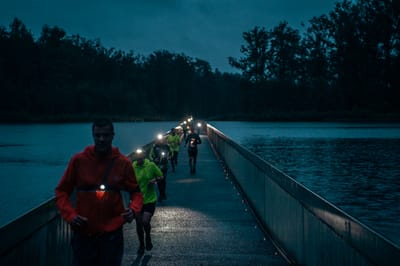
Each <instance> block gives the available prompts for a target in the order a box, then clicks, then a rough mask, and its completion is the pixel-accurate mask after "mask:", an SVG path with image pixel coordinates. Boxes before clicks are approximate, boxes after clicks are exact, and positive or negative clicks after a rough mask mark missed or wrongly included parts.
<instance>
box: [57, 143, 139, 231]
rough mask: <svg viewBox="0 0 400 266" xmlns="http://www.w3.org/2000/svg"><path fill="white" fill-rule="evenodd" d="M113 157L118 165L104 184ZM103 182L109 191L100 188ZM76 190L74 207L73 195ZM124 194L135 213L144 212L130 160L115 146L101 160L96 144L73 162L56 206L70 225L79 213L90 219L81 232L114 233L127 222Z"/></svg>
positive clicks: (61, 187) (63, 178) (60, 190)
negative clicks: (123, 215)
mask: <svg viewBox="0 0 400 266" xmlns="http://www.w3.org/2000/svg"><path fill="white" fill-rule="evenodd" d="M112 158H115V160H114V164H113V166H112V168H111V171H110V172H109V174H108V176H107V179H106V182H104V181H103V176H104V173H105V172H106V171H107V168H109V165H110V163H111V161H112ZM103 183H106V184H104V185H105V186H106V189H105V191H100V185H101V184H103ZM75 189H76V204H75V206H74V205H73V203H72V201H71V199H70V196H71V194H72V193H73V191H74V190H75ZM120 191H127V192H129V195H130V205H129V207H130V208H131V209H132V210H133V211H134V212H135V213H138V212H140V210H141V208H142V204H143V196H142V193H140V189H139V186H138V184H137V181H136V175H135V172H134V170H133V168H132V164H131V162H130V160H129V159H128V158H127V157H126V156H124V155H122V154H121V153H120V152H119V150H118V149H117V148H115V147H113V148H112V153H111V154H110V155H109V156H108V157H106V158H99V157H98V156H97V155H96V153H95V150H94V145H92V146H88V147H86V148H85V150H84V151H83V152H80V153H77V154H76V155H74V156H73V157H72V159H71V160H70V162H69V164H68V167H67V169H66V170H65V173H64V175H63V176H62V178H61V180H60V182H59V184H58V185H57V187H56V189H55V195H56V204H57V207H58V209H59V211H60V213H61V216H62V217H63V218H64V220H66V221H67V222H71V221H72V220H73V219H74V217H75V216H76V215H77V214H79V215H81V216H83V217H86V218H87V219H88V221H87V222H88V224H87V226H86V227H85V228H83V229H82V230H81V232H82V233H84V234H88V235H96V234H101V233H104V232H111V231H114V230H116V229H118V228H119V227H121V226H122V225H123V224H124V223H125V220H124V218H123V217H122V216H121V214H122V213H123V212H124V211H125V209H126V207H124V203H123V200H122V196H121V192H120Z"/></svg>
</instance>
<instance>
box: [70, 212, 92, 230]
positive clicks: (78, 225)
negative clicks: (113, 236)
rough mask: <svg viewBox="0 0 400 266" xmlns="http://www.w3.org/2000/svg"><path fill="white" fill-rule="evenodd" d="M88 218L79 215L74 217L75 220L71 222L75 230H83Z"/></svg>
mask: <svg viewBox="0 0 400 266" xmlns="http://www.w3.org/2000/svg"><path fill="white" fill-rule="evenodd" d="M87 220H88V219H87V218H86V217H83V216H80V215H77V216H75V217H74V219H73V220H72V221H71V226H72V228H73V229H82V228H83V227H85V226H86V225H87Z"/></svg>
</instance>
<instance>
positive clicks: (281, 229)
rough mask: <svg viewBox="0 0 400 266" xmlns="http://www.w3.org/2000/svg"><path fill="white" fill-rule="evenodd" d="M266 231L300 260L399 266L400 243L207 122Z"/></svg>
mask: <svg viewBox="0 0 400 266" xmlns="http://www.w3.org/2000/svg"><path fill="white" fill-rule="evenodd" d="M207 134H208V138H209V141H210V143H211V145H213V148H214V149H215V150H216V151H217V153H218V154H219V156H220V157H221V158H222V160H223V161H224V163H225V164H226V166H227V168H228V169H229V171H230V172H231V173H232V175H233V176H234V178H235V179H236V181H237V183H238V184H239V186H240V187H241V190H242V191H243V193H244V194H245V196H246V197H247V199H248V201H249V203H250V205H251V207H252V209H253V211H254V212H255V214H256V215H257V217H258V219H259V220H260V222H261V224H262V226H263V227H264V230H265V231H266V232H267V233H268V234H269V235H270V236H271V238H272V240H273V241H274V242H275V243H276V244H277V245H278V247H279V248H280V249H281V250H283V252H284V255H285V256H286V257H288V258H289V259H290V260H291V261H293V262H294V263H295V264H298V265H312V266H314V265H315V266H321V265H324V266H327V265H335V266H336V265H385V266H387V265H399V262H400V248H399V247H398V246H396V245H395V244H394V243H392V242H391V241H389V240H388V239H386V238H385V237H383V236H382V235H380V234H379V233H377V232H375V231H374V230H372V229H370V228H368V227H367V226H365V225H363V224H362V223H361V222H359V221H357V220H356V219H355V218H353V217H351V216H349V215H348V214H346V213H345V212H343V211H342V210H340V209H338V208H337V207H336V206H334V205H333V204H331V203H329V202H328V201H326V200H325V199H323V198H321V197H320V196H318V195H317V194H315V193H313V192H312V191H310V190H308V189H307V188H306V187H304V186H303V185H301V184H300V183H298V182H297V181H295V180H294V179H293V178H291V177H289V176H288V175H286V174H284V173H283V172H281V171H279V170H278V169H276V168H275V167H273V166H272V165H270V164H269V163H267V162H266V161H264V160H263V159H261V158H260V157H259V156H257V155H256V154H254V153H252V152H250V151H248V150H247V149H245V148H244V147H242V146H240V145H239V144H237V143H235V142H234V141H233V140H231V139H229V138H228V137H226V136H225V135H224V134H223V133H222V132H220V131H218V130H217V129H216V128H214V127H212V126H211V125H208V127H207Z"/></svg>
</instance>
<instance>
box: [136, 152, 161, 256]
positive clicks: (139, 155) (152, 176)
mask: <svg viewBox="0 0 400 266" xmlns="http://www.w3.org/2000/svg"><path fill="white" fill-rule="evenodd" d="M135 158H136V160H135V161H134V162H133V163H132V166H133V169H134V171H135V174H136V179H137V182H138V184H139V187H140V191H141V192H142V194H143V207H142V210H141V213H140V215H137V216H136V232H137V236H138V239H139V244H140V245H139V249H138V251H137V253H138V254H139V255H142V254H143V253H144V249H145V247H146V250H151V249H152V248H153V243H152V242H151V236H150V230H151V225H150V221H151V218H152V217H153V215H154V212H155V210H156V202H157V192H156V188H155V185H156V183H157V181H159V180H161V179H163V174H162V172H161V170H160V168H158V167H157V165H156V164H155V163H153V162H151V161H150V160H149V159H146V154H145V152H144V151H143V150H141V149H138V150H137V151H136V153H135ZM145 234H146V238H145V236H144V235H145ZM145 239H146V245H145V241H144V240H145Z"/></svg>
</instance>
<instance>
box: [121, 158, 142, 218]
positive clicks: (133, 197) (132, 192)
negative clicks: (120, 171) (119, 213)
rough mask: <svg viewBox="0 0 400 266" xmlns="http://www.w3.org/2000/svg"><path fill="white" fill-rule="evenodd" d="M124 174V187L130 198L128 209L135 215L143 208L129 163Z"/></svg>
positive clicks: (133, 172)
mask: <svg viewBox="0 0 400 266" xmlns="http://www.w3.org/2000/svg"><path fill="white" fill-rule="evenodd" d="M125 174H126V187H127V190H128V192H129V196H130V204H129V208H130V209H132V210H133V211H134V212H135V214H137V213H139V212H140V211H141V209H142V206H143V195H142V193H141V192H140V188H139V184H138V183H137V179H136V174H135V171H134V170H133V167H132V165H131V164H130V163H129V161H128V163H127V166H126V169H125Z"/></svg>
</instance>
